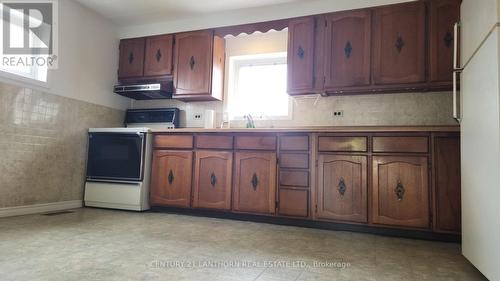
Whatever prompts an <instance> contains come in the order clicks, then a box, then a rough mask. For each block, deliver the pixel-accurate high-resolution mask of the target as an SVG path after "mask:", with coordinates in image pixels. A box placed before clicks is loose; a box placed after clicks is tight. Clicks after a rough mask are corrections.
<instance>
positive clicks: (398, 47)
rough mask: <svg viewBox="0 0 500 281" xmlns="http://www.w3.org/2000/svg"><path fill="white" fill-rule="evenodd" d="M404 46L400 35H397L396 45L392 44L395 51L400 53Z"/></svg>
mask: <svg viewBox="0 0 500 281" xmlns="http://www.w3.org/2000/svg"><path fill="white" fill-rule="evenodd" d="M404 46H405V41H403V37H401V35H398V38H396V43H395V44H394V47H396V50H398V53H401V51H402V50H403V47H404Z"/></svg>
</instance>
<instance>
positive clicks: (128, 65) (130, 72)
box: [118, 38, 144, 78]
mask: <svg viewBox="0 0 500 281" xmlns="http://www.w3.org/2000/svg"><path fill="white" fill-rule="evenodd" d="M143 70H144V38H134V39H123V40H121V41H120V65H119V69H118V78H130V77H141V76H142V75H143Z"/></svg>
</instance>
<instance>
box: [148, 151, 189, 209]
mask: <svg viewBox="0 0 500 281" xmlns="http://www.w3.org/2000/svg"><path fill="white" fill-rule="evenodd" d="M192 166H193V152H192V151H167V150H155V151H154V152H153V170H152V176H151V192H150V199H151V204H152V205H162V206H176V207H189V206H190V202H191V177H192V174H193V172H192V168H193V167H192Z"/></svg>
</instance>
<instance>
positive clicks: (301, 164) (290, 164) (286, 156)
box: [279, 153, 309, 169]
mask: <svg viewBox="0 0 500 281" xmlns="http://www.w3.org/2000/svg"><path fill="white" fill-rule="evenodd" d="M279 163H280V167H281V168H296V169H308V168H309V154H298V153H282V154H280V159H279Z"/></svg>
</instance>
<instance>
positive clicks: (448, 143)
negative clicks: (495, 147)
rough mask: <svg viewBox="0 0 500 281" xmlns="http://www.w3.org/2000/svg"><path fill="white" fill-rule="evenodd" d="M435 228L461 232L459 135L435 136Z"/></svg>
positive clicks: (440, 230)
mask: <svg viewBox="0 0 500 281" xmlns="http://www.w3.org/2000/svg"><path fill="white" fill-rule="evenodd" d="M434 185H435V191H434V192H435V193H434V194H435V214H434V216H435V220H434V229H435V230H436V231H439V232H452V233H460V232H461V196H460V191H461V190H460V139H459V137H458V136H455V137H454V136H437V137H435V138H434Z"/></svg>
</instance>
